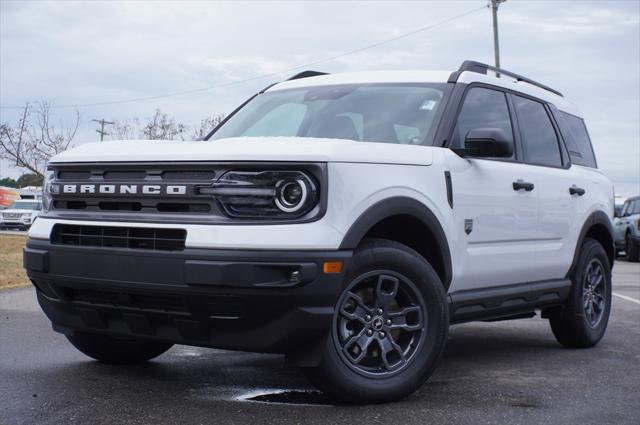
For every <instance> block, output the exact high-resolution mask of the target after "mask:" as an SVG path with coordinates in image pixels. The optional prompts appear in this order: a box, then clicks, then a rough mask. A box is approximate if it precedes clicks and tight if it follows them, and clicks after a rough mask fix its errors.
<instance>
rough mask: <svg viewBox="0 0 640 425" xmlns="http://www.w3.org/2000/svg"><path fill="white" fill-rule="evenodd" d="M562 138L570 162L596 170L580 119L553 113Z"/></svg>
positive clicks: (586, 134) (585, 131) (589, 141)
mask: <svg viewBox="0 0 640 425" xmlns="http://www.w3.org/2000/svg"><path fill="white" fill-rule="evenodd" d="M554 112H555V116H556V120H557V121H558V126H559V127H560V132H561V133H562V138H563V139H564V141H565V143H566V144H567V149H568V150H569V156H570V157H571V162H572V163H573V164H577V165H583V166H585V167H592V168H598V166H597V164H596V157H595V155H594V154H593V148H592V146H591V139H590V138H589V133H588V132H587V127H586V126H585V124H584V121H583V120H582V118H579V117H576V116H575V115H571V114H568V113H566V112H561V111H554Z"/></svg>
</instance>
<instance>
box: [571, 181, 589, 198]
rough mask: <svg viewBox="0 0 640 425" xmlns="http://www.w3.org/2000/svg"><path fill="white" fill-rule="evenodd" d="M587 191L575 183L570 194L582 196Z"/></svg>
mask: <svg viewBox="0 0 640 425" xmlns="http://www.w3.org/2000/svg"><path fill="white" fill-rule="evenodd" d="M585 192H586V191H585V190H584V189H583V188H581V187H578V186H576V185H575V184H574V185H573V186H571V187H570V188H569V194H570V195H578V196H582V195H584V193H585Z"/></svg>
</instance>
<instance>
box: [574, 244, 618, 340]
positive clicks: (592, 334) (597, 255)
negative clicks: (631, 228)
mask: <svg viewBox="0 0 640 425" xmlns="http://www.w3.org/2000/svg"><path fill="white" fill-rule="evenodd" d="M593 259H597V260H598V261H599V262H600V263H601V265H602V267H603V271H604V273H603V283H604V284H605V311H604V314H603V317H602V319H601V320H600V322H599V323H598V324H597V325H596V326H595V327H592V326H591V325H590V324H589V321H588V320H587V317H586V316H585V312H584V306H583V298H582V288H583V284H584V278H585V273H586V270H587V267H588V265H589V264H590V262H591V260H593ZM571 281H572V290H571V295H570V299H569V312H570V313H572V314H573V315H574V316H575V318H576V320H578V322H579V323H580V324H581V326H580V328H581V331H582V332H583V333H584V336H585V337H586V338H587V339H588V340H589V341H590V342H592V343H594V344H595V343H596V342H598V341H599V340H600V339H601V338H602V337H603V336H604V333H605V331H606V329H607V325H608V322H609V316H610V314H611V267H610V263H609V258H608V257H607V254H606V253H605V251H604V248H603V247H602V245H600V243H598V242H597V241H595V240H593V239H588V240H587V241H585V243H584V245H583V249H582V252H581V253H580V259H579V261H578V264H577V266H576V269H575V271H574V273H573V274H572V276H571Z"/></svg>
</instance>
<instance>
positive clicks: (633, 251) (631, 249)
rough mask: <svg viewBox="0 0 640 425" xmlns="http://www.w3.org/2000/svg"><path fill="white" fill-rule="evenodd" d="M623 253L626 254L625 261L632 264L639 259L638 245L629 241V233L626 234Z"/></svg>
mask: <svg viewBox="0 0 640 425" xmlns="http://www.w3.org/2000/svg"><path fill="white" fill-rule="evenodd" d="M624 249H625V251H626V252H627V260H628V261H633V262H634V263H635V262H637V261H638V260H639V259H640V252H638V251H640V250H639V249H638V245H637V244H636V243H635V242H634V241H633V239H631V233H627V236H626V237H625V248H624Z"/></svg>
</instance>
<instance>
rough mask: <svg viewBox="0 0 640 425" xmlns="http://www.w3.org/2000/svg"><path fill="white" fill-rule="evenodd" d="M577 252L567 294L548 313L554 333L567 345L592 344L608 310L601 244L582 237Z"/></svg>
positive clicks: (608, 282) (607, 273) (605, 260)
mask: <svg viewBox="0 0 640 425" xmlns="http://www.w3.org/2000/svg"><path fill="white" fill-rule="evenodd" d="M579 255H580V257H579V258H578V263H577V264H576V267H575V269H574V271H573V273H572V274H571V281H572V285H571V292H570V293H569V298H568V299H567V301H566V303H565V305H564V306H562V307H561V308H560V309H558V310H556V311H555V312H552V314H551V315H550V317H549V323H550V324H551V330H552V331H553V334H554V336H555V337H556V339H557V340H558V342H559V343H560V344H562V345H564V346H565V347H569V348H587V347H592V346H594V345H596V344H597V343H598V342H599V341H600V339H602V337H603V336H604V333H605V331H606V330H607V324H608V322H609V314H610V312H611V268H610V266H609V258H608V257H607V254H606V253H605V251H604V248H603V247H602V245H600V243H599V242H598V241H596V240H594V239H586V240H585V241H584V244H583V245H582V249H581V250H580V254H579Z"/></svg>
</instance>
